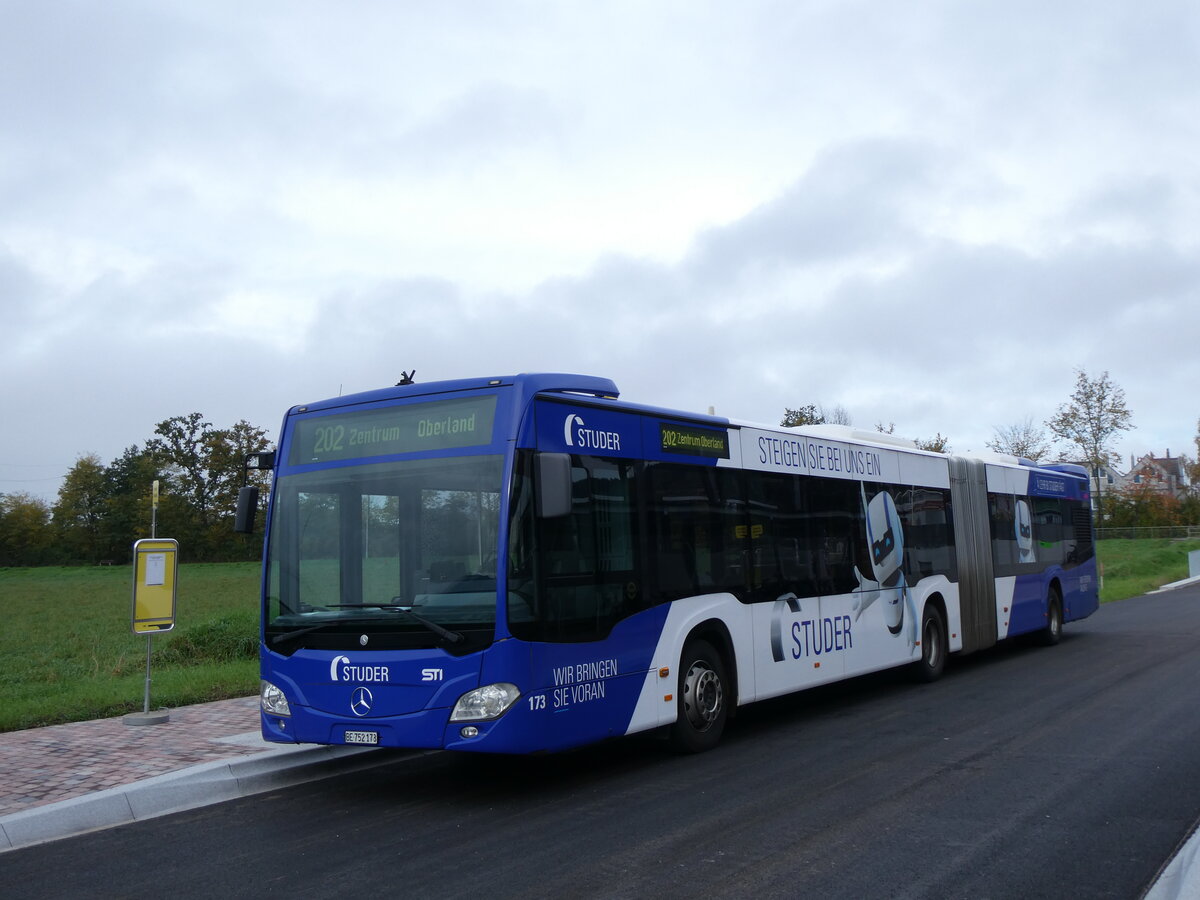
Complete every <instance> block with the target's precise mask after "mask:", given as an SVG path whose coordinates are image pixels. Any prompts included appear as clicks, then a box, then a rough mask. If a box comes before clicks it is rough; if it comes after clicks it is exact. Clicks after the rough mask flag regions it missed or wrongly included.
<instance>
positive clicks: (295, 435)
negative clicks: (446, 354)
mask: <svg viewBox="0 0 1200 900" xmlns="http://www.w3.org/2000/svg"><path fill="white" fill-rule="evenodd" d="M495 418H496V396H495V395H494V394H492V395H488V396H482V397H465V398H462V399H459V400H440V401H437V402H433V403H413V404H409V405H407V406H390V407H385V408H383V409H372V410H367V411H364V412H348V413H334V414H333V415H328V416H313V417H311V418H307V419H300V420H299V421H298V422H297V423H296V425H295V428H294V430H293V431H292V446H291V453H290V454H289V459H288V462H289V464H290V465H293V466H303V465H307V464H309V463H316V462H331V461H335V460H339V459H357V458H359V457H365V456H388V455H392V454H396V453H417V452H420V451H422V450H448V449H452V448H455V447H476V446H479V445H482V444H490V443H491V442H492V425H493V423H494V421H495Z"/></svg>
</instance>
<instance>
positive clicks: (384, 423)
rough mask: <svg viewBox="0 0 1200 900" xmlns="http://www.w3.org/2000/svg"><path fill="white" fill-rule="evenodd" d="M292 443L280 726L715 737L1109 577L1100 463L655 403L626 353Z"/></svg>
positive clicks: (323, 414)
mask: <svg viewBox="0 0 1200 900" xmlns="http://www.w3.org/2000/svg"><path fill="white" fill-rule="evenodd" d="M268 456H269V457H270V458H269V459H268V460H264V464H265V465H268V466H270V467H273V469H274V475H273V484H272V491H271V496H270V503H269V505H268V522H267V527H266V542H265V557H264V563H263V589H262V632H261V638H262V646H261V671H262V692H261V708H262V731H263V735H264V737H266V738H267V739H268V740H271V741H280V742H306V743H319V744H363V745H379V746H391V747H430V748H446V749H453V750H469V751H482V752H498V753H528V752H534V751H555V750H563V749H566V748H569V747H575V746H579V745H582V744H587V743H589V742H593V741H597V740H601V739H604V738H607V737H611V736H618V735H625V734H630V733H633V732H639V731H647V730H650V729H664V730H666V731H668V732H669V734H670V736H671V738H672V739H673V741H674V743H675V744H676V745H677V746H678V747H679V748H680V749H682V750H684V751H692V752H694V751H699V750H705V749H708V748H710V747H712V746H713V745H714V744H716V743H717V741H718V740H719V739H720V736H721V733H722V731H723V730H724V728H725V725H726V723H727V720H728V719H729V717H730V716H732V715H733V714H734V713H735V712H736V711H737V708H738V707H739V706H741V705H743V704H746V703H751V702H753V701H755V700H761V699H764V698H767V697H774V696H778V695H781V694H785V693H789V692H792V691H797V690H802V689H804V688H807V687H811V686H814V685H818V684H823V683H827V682H831V681H835V680H838V679H842V678H847V677H851V676H855V675H859V674H863V673H866V672H872V671H876V670H880V669H884V668H888V667H895V666H907V667H909V669H910V670H911V671H912V673H913V674H914V675H915V676H916V677H917V678H919V679H921V680H933V679H935V678H937V677H938V676H939V675H940V674H941V673H942V670H943V667H944V665H945V661H946V658H947V656H948V655H949V654H965V653H970V652H972V651H975V650H979V649H982V648H985V647H989V646H991V645H993V644H995V643H996V642H997V641H999V640H1002V639H1005V638H1008V637H1011V636H1014V635H1017V634H1023V633H1032V634H1035V635H1037V636H1038V637H1040V638H1041V639H1042V640H1044V642H1046V643H1050V644H1053V643H1056V642H1057V641H1058V640H1059V638H1060V635H1061V633H1062V627H1063V623H1064V622H1069V621H1072V620H1076V619H1080V618H1083V617H1084V616H1087V615H1090V614H1091V613H1092V612H1094V611H1095V610H1096V608H1097V605H1098V596H1097V587H1098V584H1097V581H1098V579H1097V577H1096V561H1095V554H1094V549H1093V540H1092V520H1091V513H1090V502H1089V496H1088V481H1087V477H1086V473H1085V472H1084V470H1082V469H1080V468H1078V467H1073V466H1046V467H1041V468H1039V467H1035V466H1033V465H1032V464H1030V463H1028V462H1027V461H1021V460H1017V459H1015V458H1013V457H998V456H997V457H987V458H967V457H957V456H949V455H945V454H940V453H931V452H927V451H922V450H919V449H917V448H916V447H915V446H914V445H913V444H912V443H911V442H904V441H899V440H897V439H894V438H892V437H890V436H888V435H882V434H874V433H862V432H855V431H853V430H851V429H849V428H845V427H840V426H815V427H806V428H795V429H788V428H778V427H768V426H762V425H754V424H750V423H744V422H736V421H731V420H729V419H725V418H720V417H717V416H713V415H696V414H690V413H683V412H678V411H674V410H668V409H659V408H655V407H652V406H644V405H637V404H633V403H628V402H624V401H621V400H619V399H618V392H617V387H616V385H615V384H613V382H612V381H610V380H608V379H604V378H597V377H592V376H583V375H563V374H528V375H518V376H515V377H503V378H492V379H476V380H462V381H446V382H439V383H430V384H411V383H406V384H401V385H398V386H396V387H393V388H387V389H384V390H379V391H372V392H368V393H362V394H357V395H353V396H346V397H339V398H337V399H332V400H325V401H322V402H320V403H311V404H309V405H307V406H298V407H295V408H293V409H291V410H289V411H288V413H287V415H286V417H285V419H284V422H283V427H282V430H281V432H280V438H279V444H278V448H277V451H276V452H275V453H274V454H269V455H268ZM246 490H247V492H248V493H249V494H251V495H252V493H253V489H246ZM254 505H255V498H254V497H253V496H247V497H245V498H243V503H242V504H241V508H240V510H239V513H240V515H239V522H240V525H239V527H242V528H243V530H244V528H245V527H247V526H246V521H247V519H246V515H245V514H246V511H247V510H249V509H252V508H253V506H254Z"/></svg>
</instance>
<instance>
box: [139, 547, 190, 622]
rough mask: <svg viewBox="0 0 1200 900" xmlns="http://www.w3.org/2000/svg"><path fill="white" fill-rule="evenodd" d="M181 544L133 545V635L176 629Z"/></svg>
mask: <svg viewBox="0 0 1200 900" xmlns="http://www.w3.org/2000/svg"><path fill="white" fill-rule="evenodd" d="M178 553H179V542H178V541H175V540H172V539H171V538H146V539H144V540H140V541H137V542H136V543H135V544H134V545H133V633H134V634H161V633H162V632H165V631H170V630H171V629H172V628H174V627H175V572H176V557H177V556H178Z"/></svg>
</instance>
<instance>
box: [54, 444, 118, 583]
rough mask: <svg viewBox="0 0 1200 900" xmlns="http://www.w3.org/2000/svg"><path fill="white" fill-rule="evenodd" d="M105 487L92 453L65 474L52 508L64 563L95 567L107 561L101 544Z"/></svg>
mask: <svg viewBox="0 0 1200 900" xmlns="http://www.w3.org/2000/svg"><path fill="white" fill-rule="evenodd" d="M107 506H108V485H107V483H106V479H105V477H104V466H103V465H101V463H100V457H98V456H96V454H94V453H89V454H88V455H87V456H81V457H79V459H77V460H76V461H75V465H73V466H72V467H71V470H70V471H69V472H67V476H66V478H64V479H63V483H62V487H60V488H59V489H58V501H57V502H56V503H55V504H54V510H53V512H54V531H55V532H56V534H57V536H58V538H59V541H60V548H61V550H62V552H63V555H64V557H65V558H66V559H68V560H82V561H85V562H89V563H93V564H95V563H98V562H99V561H100V560H101V559H107V558H110V557H108V555H107V548H106V547H105V542H104V534H103V530H104V520H105V517H106V513H107Z"/></svg>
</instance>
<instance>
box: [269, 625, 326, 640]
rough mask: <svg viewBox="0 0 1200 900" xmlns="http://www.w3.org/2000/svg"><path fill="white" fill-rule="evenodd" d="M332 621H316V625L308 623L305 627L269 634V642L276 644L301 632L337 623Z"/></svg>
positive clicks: (297, 635)
mask: <svg viewBox="0 0 1200 900" xmlns="http://www.w3.org/2000/svg"><path fill="white" fill-rule="evenodd" d="M337 624H338V623H337V622H336V621H334V622H318V623H317V624H316V625H309V626H307V627H305V628H297V629H296V630H295V631H285V632H282V633H281V634H273V635H271V643H272V644H278V643H281V642H282V641H290V640H291V639H292V638H298V637H300V635H302V634H308V633H309V632H310V631H320V630H321V629H322V628H328V627H329V626H330V625H337Z"/></svg>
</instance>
